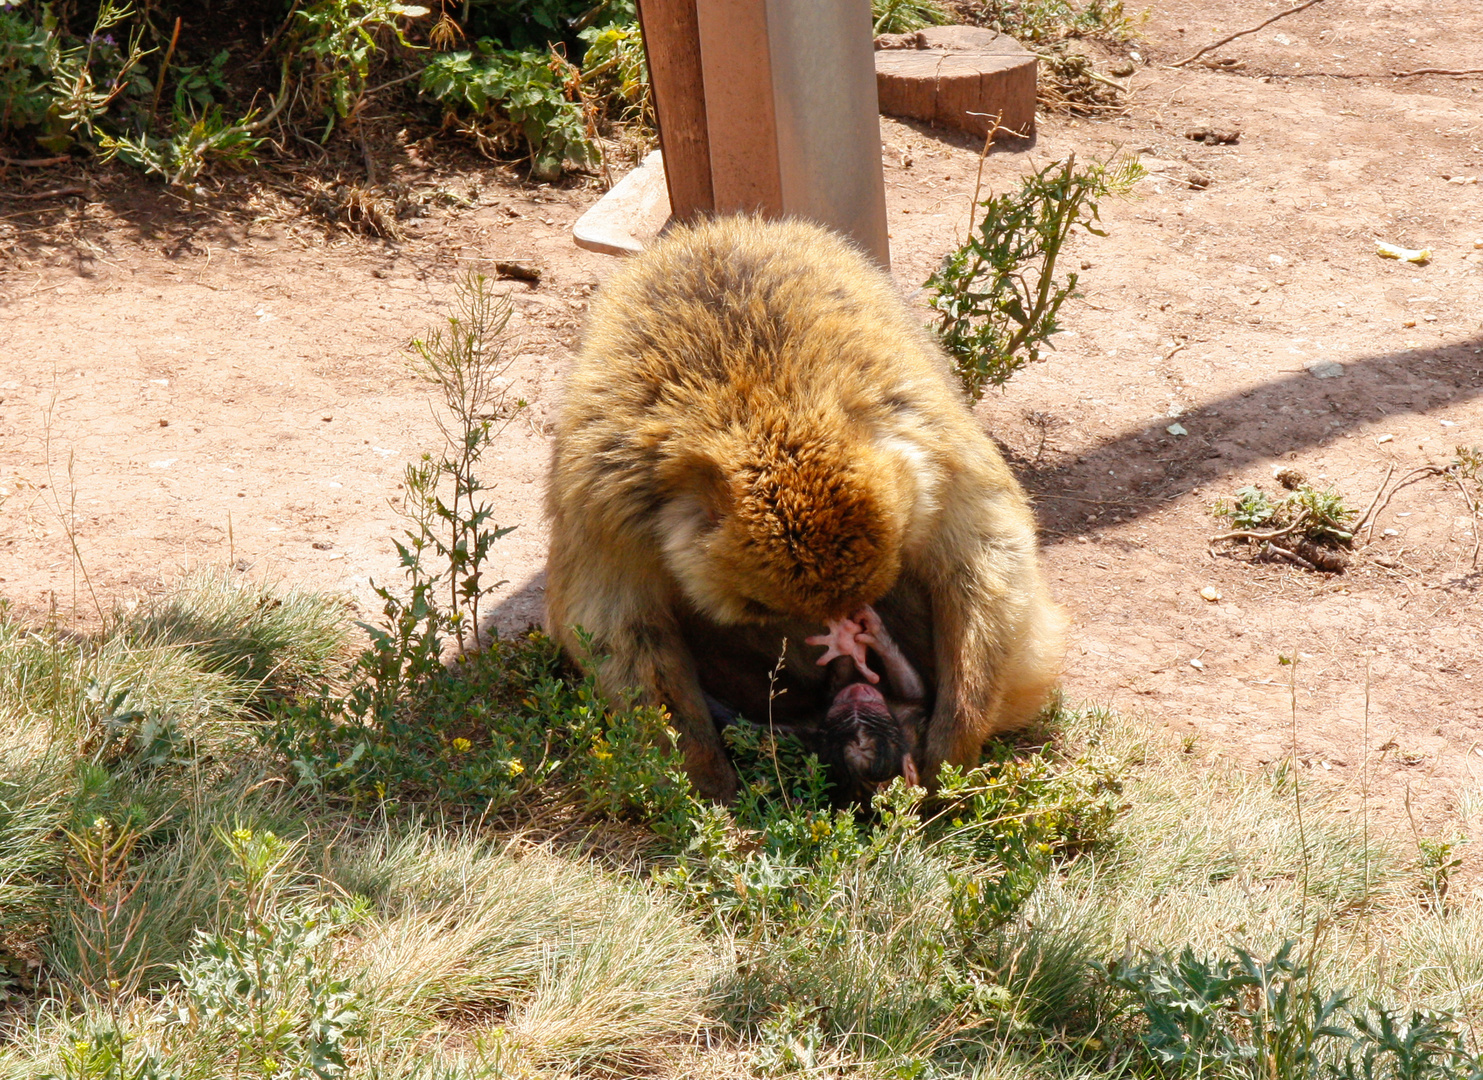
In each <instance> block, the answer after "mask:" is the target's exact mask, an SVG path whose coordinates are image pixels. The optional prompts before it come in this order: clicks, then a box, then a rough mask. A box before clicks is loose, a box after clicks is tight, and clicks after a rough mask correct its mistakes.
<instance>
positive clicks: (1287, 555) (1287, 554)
mask: <svg viewBox="0 0 1483 1080" xmlns="http://www.w3.org/2000/svg"><path fill="white" fill-rule="evenodd" d="M1267 550H1268V551H1270V552H1272V553H1273V554H1274V555H1281V556H1282V557H1283V558H1284V559H1290V560H1291V561H1293V562H1295V563H1297V564H1298V565H1299V566H1301V567H1302V568H1303V569H1304V570H1313V571H1315V572H1316V571H1317V570H1318V567H1316V566H1314V565H1313V564H1312V563H1310V562H1309V561H1308V560H1307V559H1305V558H1303V557H1302V556H1301V555H1299V554H1298V553H1297V552H1296V551H1288V550H1287V548H1282V547H1278V546H1277V545H1276V544H1271V543H1269V544H1268V545H1267Z"/></svg>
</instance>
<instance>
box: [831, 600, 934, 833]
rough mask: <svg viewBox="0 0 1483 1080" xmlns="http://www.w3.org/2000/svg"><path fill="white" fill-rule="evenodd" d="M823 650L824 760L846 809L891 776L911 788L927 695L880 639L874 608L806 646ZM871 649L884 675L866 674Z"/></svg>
mask: <svg viewBox="0 0 1483 1080" xmlns="http://www.w3.org/2000/svg"><path fill="white" fill-rule="evenodd" d="M806 642H807V644H809V645H823V646H826V650H825V652H824V655H823V656H821V657H820V658H819V660H818V663H819V664H820V665H824V664H828V665H830V668H829V671H830V680H829V688H830V703H829V710H828V712H826V713H825V714H824V721H823V723H822V725H821V729H820V734H821V736H822V740H821V741H822V744H823V745H822V747H821V748H820V749H821V750H822V753H821V754H820V756H821V757H822V758H823V759H824V760H825V761H826V762H828V764H829V765H830V766H831V768H832V770H833V772H834V776H835V784H836V787H837V788H838V789H839V790H838V792H837V794H838V795H839V796H840V797H841V801H844V802H856V801H858V802H863V803H864V804H866V805H869V803H870V799H871V797H872V796H874V794H875V793H876V792H877V791H879V790H880V789H881V788H883V787H885V786H886V785H887V784H889V783H890V782H891V781H892V780H893V779H895V778H896V777H897V776H902V777H905V778H906V782H907V783H908V784H911V785H913V786H916V785H918V784H920V783H921V777H920V776H919V775H918V773H917V756H918V754H919V753H920V750H919V747H920V745H921V737H922V727H923V724H924V722H925V721H926V718H927V709H926V688H925V687H924V686H923V685H922V680H921V677H920V676H918V674H917V672H916V669H915V668H913V667H912V666H911V663H910V662H909V661H908V660H907V659H906V657H905V656H903V655H902V653H901V650H900V649H899V648H898V647H897V645H896V642H895V641H893V640H892V639H891V635H890V634H888V633H887V632H886V628H885V625H884V624H883V623H882V622H881V620H880V616H879V615H877V614H876V613H875V609H873V608H871V607H869V606H866V607H862V608H860V610H858V611H857V612H855V614H854V615H853V616H852V617H850V618H848V619H844V620H841V621H840V622H839V623H838V624H837V625H831V626H830V628H829V633H827V634H820V635H818V636H816V637H811V638H807V639H806ZM867 648H869V649H874V650H875V654H876V656H878V657H879V658H880V662H881V669H882V671H883V672H884V674H885V691H886V693H882V692H881V689H880V688H879V687H878V686H877V684H878V683H880V681H881V677H880V676H879V675H877V674H876V673H875V672H874V671H871V670H870V667H869V665H868V663H867V654H866V650H867Z"/></svg>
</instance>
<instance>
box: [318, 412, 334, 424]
mask: <svg viewBox="0 0 1483 1080" xmlns="http://www.w3.org/2000/svg"><path fill="white" fill-rule="evenodd" d="M320 419H321V420H323V421H324V422H325V423H326V424H328V423H329V422H330V421H331V420H333V419H334V416H333V415H332V414H330V413H325V414H324V415H323V416H321V417H320Z"/></svg>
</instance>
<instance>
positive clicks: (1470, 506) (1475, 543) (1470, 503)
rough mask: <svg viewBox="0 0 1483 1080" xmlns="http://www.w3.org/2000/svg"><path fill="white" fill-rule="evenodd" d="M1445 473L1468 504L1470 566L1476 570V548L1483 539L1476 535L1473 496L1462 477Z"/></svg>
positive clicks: (1476, 512)
mask: <svg viewBox="0 0 1483 1080" xmlns="http://www.w3.org/2000/svg"><path fill="white" fill-rule="evenodd" d="M1447 475H1448V476H1450V477H1452V482H1453V483H1454V484H1456V485H1457V491H1458V494H1460V495H1461V496H1462V501H1463V502H1465V503H1467V504H1468V518H1469V520H1470V521H1471V522H1472V526H1473V559H1472V568H1473V569H1474V570H1476V569H1478V548H1479V545H1480V543H1483V540H1480V539H1479V536H1478V508H1477V506H1475V505H1474V504H1473V497H1472V496H1471V495H1469V494H1468V489H1467V488H1465V487H1463V486H1462V478H1461V477H1460V476H1458V475H1457V474H1456V473H1448V474H1447Z"/></svg>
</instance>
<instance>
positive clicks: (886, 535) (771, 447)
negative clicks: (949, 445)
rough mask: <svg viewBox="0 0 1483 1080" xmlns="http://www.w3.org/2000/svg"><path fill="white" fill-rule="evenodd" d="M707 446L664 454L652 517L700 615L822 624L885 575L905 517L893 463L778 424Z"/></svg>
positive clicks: (886, 581)
mask: <svg viewBox="0 0 1483 1080" xmlns="http://www.w3.org/2000/svg"><path fill="white" fill-rule="evenodd" d="M718 449H719V451H720V452H719V453H712V454H691V455H687V457H686V458H685V460H684V462H683V463H673V465H672V468H671V470H670V473H671V476H672V477H673V478H674V481H675V492H676V494H675V496H674V497H673V498H672V499H671V501H670V502H669V503H668V504H667V506H666V509H665V510H664V511H663V513H662V514H661V536H660V540H661V543H662V545H663V547H664V552H665V557H666V562H667V563H668V565H669V568H670V571H671V572H672V573H673V575H674V576H675V578H676V580H677V581H678V582H679V585H680V587H681V589H683V590H684V592H685V594H686V596H687V598H688V599H689V600H690V602H691V603H692V604H694V605H695V606H696V608H697V609H699V610H700V611H701V612H702V613H703V614H705V615H707V616H709V617H710V618H712V619H714V620H715V621H716V622H718V623H722V624H736V623H757V622H766V621H769V620H771V619H776V618H779V617H784V618H792V619H800V620H807V621H810V622H815V623H826V622H831V621H833V620H837V619H840V618H843V617H845V616H847V615H848V614H849V613H850V612H852V611H855V610H856V609H858V608H859V607H860V606H861V605H862V604H869V603H873V602H874V601H875V600H877V599H878V598H879V597H881V596H882V595H884V594H885V593H886V592H887V591H889V589H890V588H891V586H892V585H894V584H895V582H896V576H897V574H898V573H899V572H900V569H901V547H902V540H903V536H904V533H905V529H906V523H907V518H908V515H909V494H908V493H906V492H904V491H903V490H902V483H901V478H900V476H899V473H900V468H899V466H898V463H896V462H894V461H891V460H890V459H889V458H888V457H887V455H885V454H882V453H879V452H877V451H874V449H873V448H870V447H862V448H855V449H853V450H842V449H841V448H840V446H839V445H838V444H837V443H835V442H833V441H831V440H827V439H823V438H812V439H810V438H802V437H798V436H797V435H792V434H790V433H782V434H779V435H774V436H772V437H768V438H764V439H758V440H756V441H752V440H748V441H747V443H746V444H745V445H744V446H743V447H742V448H741V449H742V452H741V453H736V452H735V448H732V447H725V446H722V447H719V448H718ZM727 451H732V452H730V453H728V452H727Z"/></svg>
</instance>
